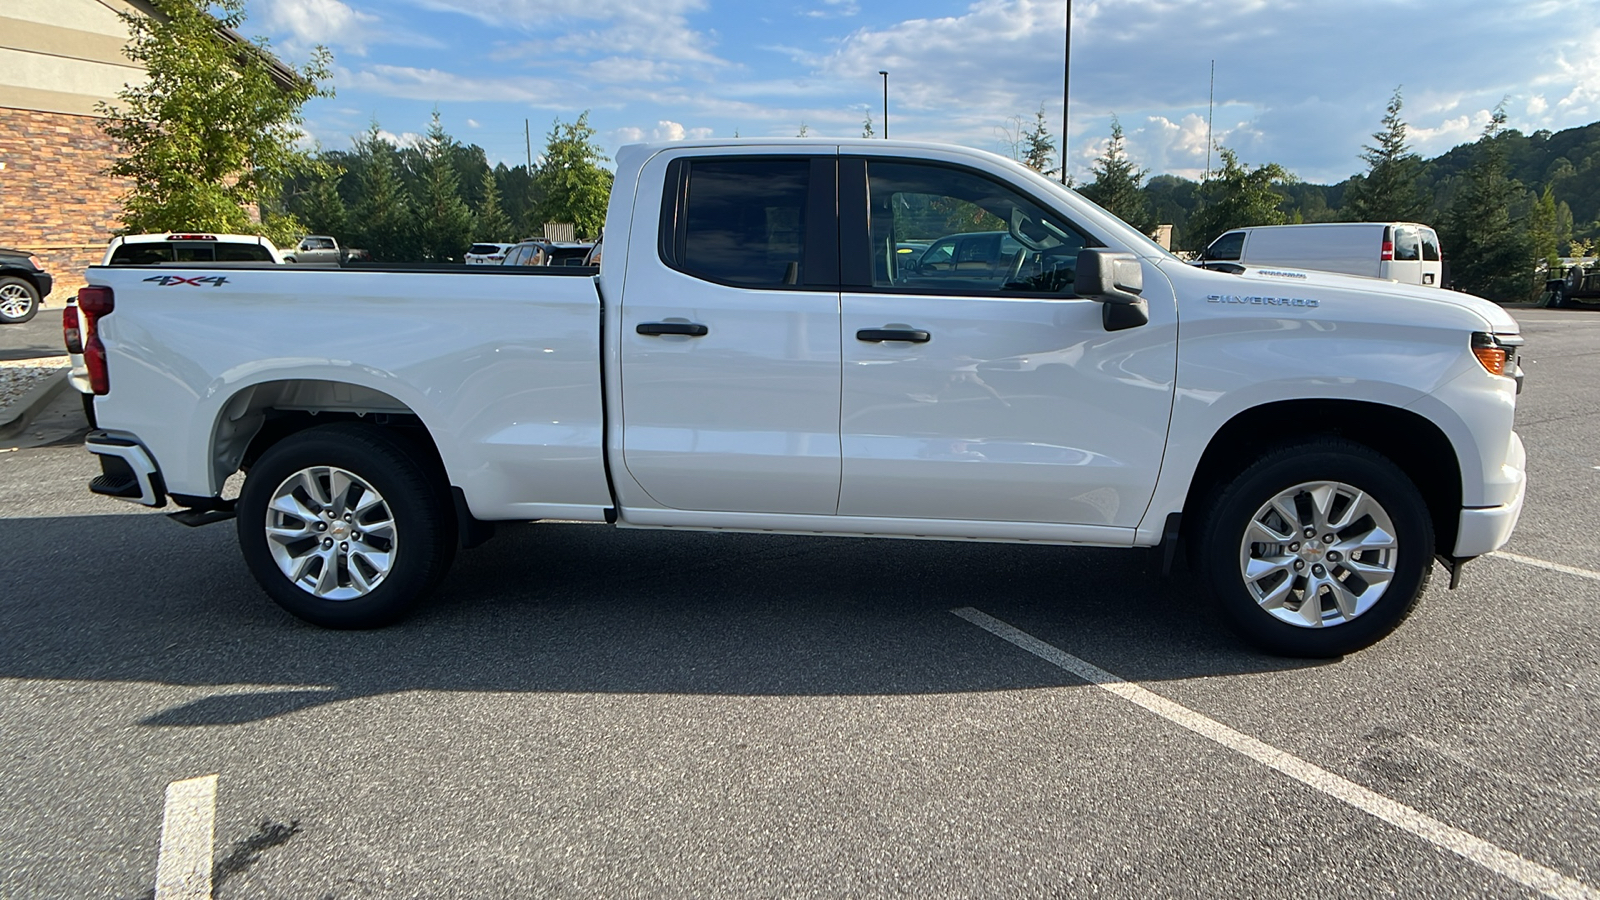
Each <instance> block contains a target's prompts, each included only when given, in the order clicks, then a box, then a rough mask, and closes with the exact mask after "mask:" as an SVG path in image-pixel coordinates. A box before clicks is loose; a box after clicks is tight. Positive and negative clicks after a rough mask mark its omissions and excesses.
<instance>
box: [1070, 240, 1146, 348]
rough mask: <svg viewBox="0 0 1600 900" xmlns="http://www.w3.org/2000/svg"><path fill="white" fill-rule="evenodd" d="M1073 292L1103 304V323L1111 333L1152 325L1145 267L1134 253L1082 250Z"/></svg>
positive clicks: (1098, 249)
mask: <svg viewBox="0 0 1600 900" xmlns="http://www.w3.org/2000/svg"><path fill="white" fill-rule="evenodd" d="M1072 289H1073V291H1074V292H1075V293H1076V294H1077V295H1078V296H1079V297H1083V298H1085V299H1089V300H1094V301H1097V302H1099V303H1100V304H1101V308H1100V321H1101V323H1102V324H1103V325H1104V326H1105V329H1106V330H1107V331H1122V330H1124V329H1127V328H1137V327H1139V326H1140V325H1146V324H1148V323H1149V322H1150V305H1149V304H1148V303H1147V302H1145V299H1144V298H1143V297H1141V296H1139V295H1140V294H1141V293H1143V292H1144V266H1143V265H1142V264H1141V263H1140V262H1139V258H1138V257H1137V256H1134V255H1133V254H1132V253H1121V252H1118V251H1116V250H1108V249H1105V248H1103V247H1100V248H1093V249H1088V250H1080V251H1078V270H1077V273H1076V275H1075V278H1074V280H1073V283H1072Z"/></svg>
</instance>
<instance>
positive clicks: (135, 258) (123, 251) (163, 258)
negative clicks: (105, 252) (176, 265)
mask: <svg viewBox="0 0 1600 900" xmlns="http://www.w3.org/2000/svg"><path fill="white" fill-rule="evenodd" d="M164 262H172V245H171V244H123V245H122V246H120V247H118V248H117V249H116V251H115V252H114V253H112V254H111V264H112V265H114V266H116V265H127V266H149V265H154V264H156V263H164Z"/></svg>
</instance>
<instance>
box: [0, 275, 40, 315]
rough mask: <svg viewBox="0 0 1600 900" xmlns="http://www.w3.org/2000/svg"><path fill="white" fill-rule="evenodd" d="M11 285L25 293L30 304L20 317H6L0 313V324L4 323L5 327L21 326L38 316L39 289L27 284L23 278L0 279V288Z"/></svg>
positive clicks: (10, 276) (9, 276)
mask: <svg viewBox="0 0 1600 900" xmlns="http://www.w3.org/2000/svg"><path fill="white" fill-rule="evenodd" d="M12 284H15V285H19V286H21V287H22V289H23V290H24V291H26V292H27V294H28V298H29V300H30V301H31V302H30V303H29V305H28V311H27V312H25V313H23V314H22V315H20V316H8V315H6V314H5V313H3V312H0V323H4V324H6V325H21V324H22V323H24V322H27V321H30V320H32V319H33V317H34V316H36V315H38V314H39V302H40V300H39V289H38V288H36V287H34V286H33V285H31V284H29V283H28V281H27V279H25V278H18V277H16V276H14V275H6V276H3V277H0V288H3V287H5V286H7V285H12Z"/></svg>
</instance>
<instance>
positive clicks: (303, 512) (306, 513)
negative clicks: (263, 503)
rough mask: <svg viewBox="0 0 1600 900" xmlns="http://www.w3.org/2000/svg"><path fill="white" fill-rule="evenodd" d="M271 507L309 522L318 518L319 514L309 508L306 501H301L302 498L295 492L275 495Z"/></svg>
mask: <svg viewBox="0 0 1600 900" xmlns="http://www.w3.org/2000/svg"><path fill="white" fill-rule="evenodd" d="M271 508H272V509H275V510H277V511H278V512H281V513H283V514H284V515H287V516H293V517H295V518H296V519H299V520H300V521H302V522H308V523H309V522H312V521H314V520H315V519H316V518H317V514H316V513H314V512H312V511H311V510H310V509H309V508H307V507H306V505H305V504H304V503H301V502H300V498H299V497H296V496H295V495H293V494H280V495H278V496H276V497H273V498H272V505H271Z"/></svg>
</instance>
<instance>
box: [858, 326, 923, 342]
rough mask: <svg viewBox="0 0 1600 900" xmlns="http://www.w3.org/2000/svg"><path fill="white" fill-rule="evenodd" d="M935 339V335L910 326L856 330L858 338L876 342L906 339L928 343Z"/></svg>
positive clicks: (907, 340)
mask: <svg viewBox="0 0 1600 900" xmlns="http://www.w3.org/2000/svg"><path fill="white" fill-rule="evenodd" d="M932 339H933V335H931V334H929V333H927V332H926V331H918V330H914V329H910V328H863V329H861V330H860V331H858V332H856V340H858V341H870V342H872V343H875V344H879V343H883V342H884V341H906V342H907V343H911V344H926V343H927V342H928V341H930V340H932Z"/></svg>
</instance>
